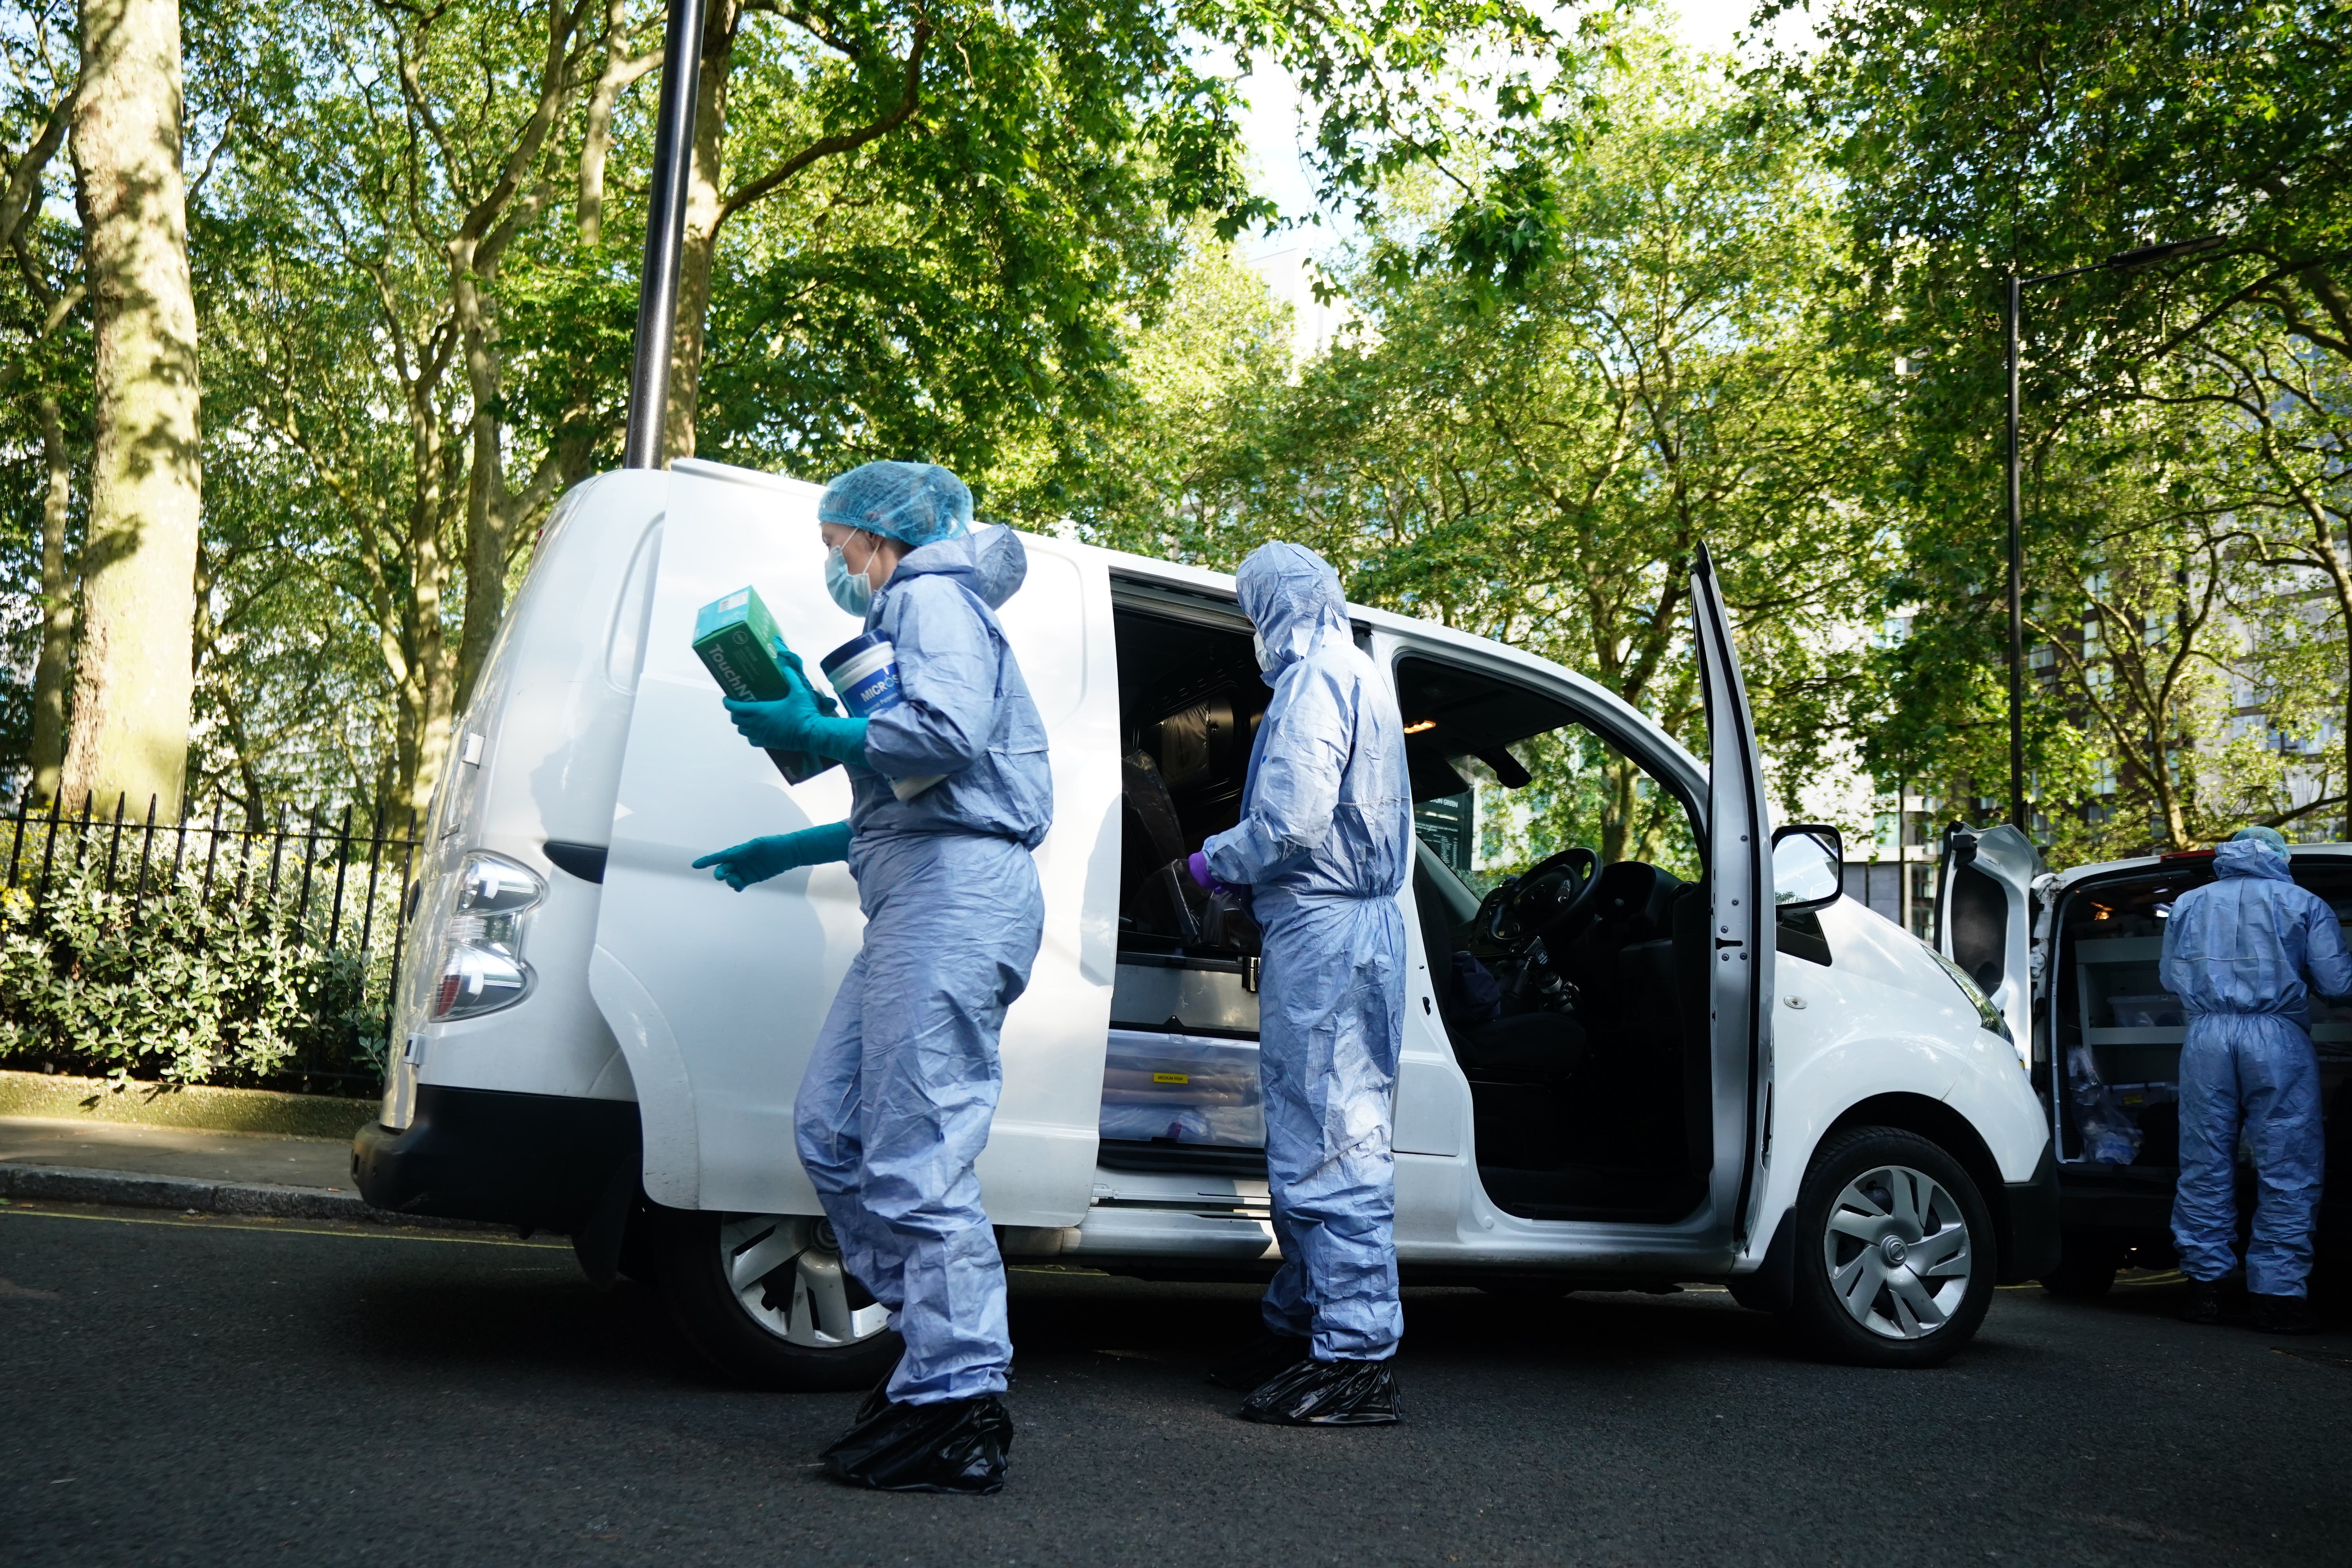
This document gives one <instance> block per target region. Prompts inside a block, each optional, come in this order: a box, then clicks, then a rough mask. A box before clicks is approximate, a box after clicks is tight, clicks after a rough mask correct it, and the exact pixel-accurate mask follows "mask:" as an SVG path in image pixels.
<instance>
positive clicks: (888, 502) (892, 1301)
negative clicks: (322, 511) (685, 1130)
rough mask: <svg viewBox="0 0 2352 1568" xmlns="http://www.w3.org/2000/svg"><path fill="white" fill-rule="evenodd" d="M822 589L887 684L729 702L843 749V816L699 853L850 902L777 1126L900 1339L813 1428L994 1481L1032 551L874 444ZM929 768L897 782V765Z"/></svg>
mask: <svg viewBox="0 0 2352 1568" xmlns="http://www.w3.org/2000/svg"><path fill="white" fill-rule="evenodd" d="M817 516H818V519H819V521H820V522H821V523H822V524H823V526H824V535H825V543H826V544H827V545H828V546H829V547H830V554H829V556H828V559H827V562H826V582H827V586H828V588H829V589H830V590H831V592H832V595H833V597H834V600H835V603H837V604H839V605H841V607H842V608H844V609H845V610H848V611H849V612H850V613H852V614H853V615H863V616H865V617H866V628H867V630H869V631H875V632H879V633H880V634H881V635H882V636H883V637H886V638H887V639H888V640H889V642H890V643H891V645H892V647H893V648H894V650H895V657H896V660H897V664H898V683H899V689H900V692H901V695H902V697H903V699H904V700H903V701H902V702H900V703H899V704H898V706H895V707H891V708H888V709H886V710H882V711H879V712H876V713H875V714H873V715H872V717H870V718H866V719H855V718H845V717H840V716H836V715H835V714H833V713H831V712H829V711H828V710H827V707H826V705H821V704H820V702H819V700H818V699H817V697H816V695H815V693H814V690H813V689H810V688H809V687H808V686H807V684H806V683H805V681H804V680H803V682H801V683H800V684H799V685H798V686H797V687H796V688H795V689H794V690H793V694H792V695H791V696H790V697H788V698H786V699H785V700H782V701H777V702H736V701H730V702H729V703H728V704H727V706H728V708H729V710H730V711H731V712H732V713H733V714H734V716H735V726H736V728H737V729H739V730H740V731H742V732H743V734H744V736H745V737H746V738H747V739H748V740H749V741H750V742H751V744H753V745H755V746H764V747H773V748H776V749H779V750H784V751H798V752H815V753H817V754H818V755H821V756H827V757H834V758H837V759H838V760H840V761H841V762H842V763H845V764H846V765H847V767H848V770H849V776H850V779H851V784H852V805H851V808H850V816H849V820H848V821H847V822H845V823H835V824H833V825H832V826H826V827H813V828H807V829H804V830H803V831H801V832H799V833H790V834H779V835H775V836H773V837H767V838H757V839H753V840H751V842H750V843H748V844H739V845H736V846H734V847H731V848H728V849H722V850H720V851H719V852H718V853H716V854H714V855H707V856H705V857H703V858H701V859H700V860H698V861H696V862H695V864H696V865H697V866H699V867H708V868H710V869H711V872H712V875H714V876H716V877H718V878H719V879H721V880H723V881H726V882H727V883H728V884H729V885H730V886H732V887H735V888H738V889H740V888H742V887H745V886H747V885H749V884H750V883H751V882H755V881H759V880H761V879H765V878H768V877H772V876H775V875H776V874H778V873H779V872H781V871H784V870H789V869H791V868H793V867H796V866H808V865H818V864H823V863H824V862H827V861H833V860H842V859H846V860H847V861H848V862H849V868H850V871H851V874H852V875H854V876H855V877H856V879H857V897H858V903H859V906H860V908H861V909H863V910H864V911H865V915H866V935H865V942H864V946H863V947H862V949H861V950H860V952H859V953H858V955H857V957H856V959H855V960H854V961H853V962H852V963H851V964H850V966H849V973H848V974H847V975H846V976H845V978H844V979H843V981H842V984H841V990H840V992H839V993H838V994H836V995H835V998H834V1003H833V1009H832V1011H831V1012H830V1013H829V1014H828V1015H827V1016H826V1018H825V1022H824V1029H823V1031H822V1032H821V1033H820V1034H819V1036H818V1037H817V1043H816V1049H815V1053H814V1056H813V1057H812V1058H811V1059H810V1062H809V1067H808V1072H807V1074H806V1076H805V1077H804V1078H803V1079H802V1083H801V1090H800V1097H799V1100H797V1102H796V1103H795V1105H794V1108H793V1130H794V1137H795V1141H796V1142H797V1143H798V1144H799V1150H800V1157H801V1163H802V1164H803V1166H804V1167H805V1168H806V1169H807V1171H808V1173H809V1178H810V1180H811V1181H812V1182H813V1183H814V1184H815V1186H816V1190H817V1195H818V1197H819V1198H820V1199H821V1200H822V1201H823V1203H824V1212H825V1216H826V1218H828V1219H829V1220H830V1221H831V1222H832V1224H833V1228H834V1231H835V1234H836V1235H837V1236H839V1237H840V1238H841V1243H842V1256H843V1261H844V1262H845V1264H846V1266H847V1267H848V1269H849V1272H850V1273H851V1275H852V1276H854V1277H855V1278H856V1279H857V1280H858V1281H859V1282H860V1283H861V1284H863V1285H864V1286H865V1287H866V1289H869V1290H871V1291H872V1292H873V1293H874V1295H875V1297H876V1298H877V1300H880V1301H881V1302H882V1304H883V1305H885V1306H886V1307H887V1308H888V1309H889V1310H890V1314H891V1324H892V1326H893V1327H895V1328H896V1329H897V1330H898V1332H899V1334H900V1335H901V1336H902V1337H903V1338H904V1340H905V1342H906V1353H905V1355H904V1357H903V1358H902V1359H901V1360H900V1361H899V1363H898V1366H897V1367H896V1368H895V1369H894V1370H893V1371H892V1373H891V1374H890V1376H889V1377H888V1378H887V1380H886V1382H885V1384H883V1386H881V1387H879V1388H877V1389H876V1390H875V1391H874V1394H872V1395H871V1396H869V1397H868V1399H867V1400H866V1405H865V1406H864V1407H863V1408H861V1409H860V1410H859V1412H858V1415H857V1420H856V1425H855V1426H853V1427H852V1428H851V1430H850V1431H849V1433H848V1434H847V1435H846V1436H844V1437H843V1438H842V1439H841V1440H840V1441H839V1442H837V1443H835V1445H834V1446H833V1447H831V1448H829V1449H827V1450H826V1453H825V1466H826V1468H827V1469H828V1470H829V1471H830V1472H831V1473H832V1474H833V1475H835V1477H836V1478H838V1479H842V1480H845V1481H849V1482H852V1483H854V1484H857V1485H862V1486H871V1487H880V1488H884V1489H891V1490H923V1491H971V1492H990V1491H994V1490H996V1489H998V1488H1000V1487H1001V1486H1002V1485H1003V1477H1004V1466H1005V1455H1006V1451H1007V1450H1008V1449H1009V1448H1010V1447H1011V1445H1012V1440H1013V1426H1012V1421H1011V1418H1010V1417H1009V1416H1008V1415H1006V1414H1005V1411H1004V1406H1003V1402H1002V1401H1001V1399H1000V1398H999V1395H1001V1394H1003V1392H1004V1387H1005V1372H1006V1369H1007V1368H1008V1367H1009V1366H1010V1365H1011V1364H1012V1359H1013V1346H1012V1342H1011V1340H1010V1339H1009V1338H1008V1337H1007V1334H1006V1329H1005V1310H1004V1265H1003V1260H1002V1259H1001V1258H999V1256H998V1254H997V1249H996V1240H995V1236H994V1233H993V1232H992V1230H991V1229H990V1227H989V1223H988V1215H987V1214H986V1212H985V1211H984V1210H983V1209H982V1206H981V1196H980V1182H979V1179H978V1178H977V1177H976V1176H975V1175H974V1174H973V1171H972V1163H973V1162H974V1161H975V1160H976V1159H977V1158H978V1157H979V1155H980V1152H981V1150H982V1148H983V1147H984V1146H985V1145H986V1144H987V1142H988V1131H989V1122H990V1120H991V1118H992V1116H993V1115H994V1114H995V1110H996V1101H997V1095H998V1091H999V1090H1000V1089H1001V1088H1002V1085H1003V1076H1002V1072H1001V1069H1000V1068H999V1065H998V1059H997V1043H998V1038H999V1036H1000V1034H1001V1033H1002V1031H1003V1024H1004V1013H1005V1009H1006V1008H1007V1007H1009V1006H1010V1005H1012V1004H1013V1000H1014V999H1015V998H1016V997H1018V996H1019V995H1020V994H1021V993H1022V991H1023V990H1024V988H1025V987H1026V986H1027V985H1028V983H1029V972H1030V966H1031V965H1032V964H1033V963H1034V962H1035V960H1036V957H1037V946H1038V942H1039V939H1040V937H1041V936H1042V934H1043V931H1044V926H1045V903H1044V900H1043V898H1042V896H1041V894H1040V892H1039V889H1038V885H1037V869H1036V867H1035V865H1034V862H1033V861H1032V860H1031V858H1030V851H1031V850H1032V849H1034V848H1035V847H1036V846H1037V845H1038V844H1039V842H1041V841H1042V840H1043V839H1044V838H1045V830H1046V828H1047V827H1048V826H1050V825H1051V824H1052V821H1053V815H1054V803H1053V784H1052V779H1051V777H1050V775H1049V773H1048V772H1047V768H1046V754H1045V725H1044V723H1043V722H1042V721H1040V719H1039V718H1038V715H1037V710H1036V706H1035V704H1034V703H1033V702H1032V701H1031V700H1030V698H1029V689H1028V686H1027V685H1026V683H1024V680H1023V679H1022V676H1021V667H1020V665H1019V663H1018V662H1017V661H1016V660H1015V659H1014V658H1013V649H1012V648H1011V647H1009V646H1008V645H1007V643H1006V641H1005V637H1004V631H1003V627H1002V626H1000V625H999V624H998V623H997V619H996V616H995V607H996V606H997V605H1002V604H1003V602H1004V601H1005V599H1006V598H1008V597H1009V596H1010V595H1012V594H1013V591H1014V590H1015V589H1016V588H1018V587H1019V586H1020V584H1021V580H1022V578H1023V576H1024V574H1025V571H1026V562H1025V558H1024V555H1023V553H1022V549H1021V543H1020V541H1019V540H1018V539H1017V538H1016V537H1015V536H1014V535H1013V533H1012V531H1010V530H1007V529H992V530H990V531H988V532H987V533H986V534H985V535H984V536H982V537H979V538H977V539H976V538H975V537H974V535H973V534H972V531H971V491H970V490H969V489H966V488H965V487H964V485H963V482H962V481H961V480H960V479H957V478H956V477H955V476H954V475H953V474H951V473H950V472H949V471H948V470H947V469H945V468H940V467H937V466H936V465H933V464H929V463H888V462H883V463H867V464H866V465H865V466H863V467H861V468H854V469H852V470H851V471H850V472H848V473H846V474H844V475H842V476H841V477H840V478H839V479H835V480H834V482H833V484H832V485H831V486H830V487H829V488H828V489H826V490H825V493H824V500H822V501H821V502H820V503H819V505H818V510H817ZM932 777H936V778H937V779H938V781H939V782H937V783H935V784H929V785H927V786H925V787H923V788H921V789H920V790H919V791H917V792H912V793H909V794H908V798H905V799H901V798H899V792H898V790H894V789H893V788H892V784H893V782H894V781H898V782H899V783H900V784H902V785H903V784H910V782H911V781H915V780H919V779H926V778H932Z"/></svg>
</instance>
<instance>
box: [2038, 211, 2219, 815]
mask: <svg viewBox="0 0 2352 1568" xmlns="http://www.w3.org/2000/svg"><path fill="white" fill-rule="evenodd" d="M2229 240H2230V237H2229V236H2228V235H2225V234H2208V235H2203V236H2200V237H2198V238H2196V239H2176V240H2169V241H2168V242H2166V243H2165V244H2162V245H2144V246H2141V247H2139V248H2138V249H2137V250H2119V251H2117V252H2116V254H2115V255H2113V256H2110V257H2107V258H2105V259H2104V260H2100V261H2094V262H2091V263H2089V264H2088V265H2087V266H2083V267H2070V268H2066V270H2064V271H2063V272H2044V273H2042V274H2041V275H2040V276H2038V277H2033V278H2021V277H2019V276H2018V275H2017V274H2016V273H2014V272H2012V273H2011V274H2010V275H2009V297H2008V300H2007V306H2008V309H2007V310H2006V311H2005V312H2004V314H2005V316H2006V321H2005V325H2006V328H2007V331H2006V335H2005V338H2004V349H2005V356H2006V358H2007V360H2008V365H2009V820H2010V825H2011V826H2013V827H2015V828H2016V829H2017V830H2018V831H2019V832H2020V833H2023V834H2026V835H2027V837H2032V831H2031V829H2030V827H2029V826H2028V825H2027V821H2026V816H2025V508H2024V501H2023V499H2022V496H2021V486H2020V483H2019V479H2020V472H2019V456H2018V439H2017V425H2018V396H2017V361H2018V318H2019V316H2020V314H2021V304H2022V300H2021V296H2022V295H2023V293H2024V291H2025V288H2026V286H2027V285H2028V284H2031V283H2055V282H2057V281H2058V280H2059V279H2062V278H2079V277H2080V276H2082V275H2083V274H2084V273H2085V272H2119V271H2125V270H2128V269H2129V268H2135V267H2146V266H2147V265H2148V264H2149V263H2150V262H2155V261H2169V260H2171V259H2172V258H2174V257H2176V256H2194V255H2197V254H2198V253H2199V252H2200V251H2207V250H2211V249H2213V248H2214V247H2216V246H2221V245H2226V244H2228V243H2229Z"/></svg>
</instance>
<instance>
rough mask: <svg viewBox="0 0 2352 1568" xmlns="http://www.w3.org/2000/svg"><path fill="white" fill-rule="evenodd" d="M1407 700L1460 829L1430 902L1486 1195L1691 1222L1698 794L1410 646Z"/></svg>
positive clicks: (1447, 812) (1705, 1063)
mask: <svg viewBox="0 0 2352 1568" xmlns="http://www.w3.org/2000/svg"><path fill="white" fill-rule="evenodd" d="M1397 693H1398V700H1399V704H1400V706H1401V709H1402V713H1403V717H1404V721H1405V756H1406V760H1407V763H1408V765H1409V767H1410V770H1411V777H1412V795H1413V802H1414V809H1415V815H1416V817H1417V818H1419V819H1421V820H1423V821H1424V822H1428V821H1433V820H1434V821H1437V822H1445V821H1448V820H1450V819H1459V820H1461V821H1462V823H1463V832H1462V833H1461V834H1460V835H1459V837H1450V836H1448V835H1446V834H1444V833H1433V832H1430V831H1428V830H1427V829H1424V831H1423V833H1422V835H1421V842H1420V845H1419V854H1418V858H1417V862H1416V865H1415V869H1414V875H1413V903H1414V907H1415V910H1416V912H1417V914H1418V916H1419V919H1420V921H1421V934H1422V944H1423V949H1424V951H1426V952H1428V953H1429V955H1430V970H1431V982H1432V984H1433V988H1434V990H1435V991H1436V993H1437V1002H1438V1009H1439V1012H1440V1015H1441V1016H1442V1017H1443V1018H1444V1023H1445V1030H1446V1036H1447V1037H1448V1039H1449V1040H1450V1041H1451V1043H1452V1045H1453V1047H1454V1059H1455V1060H1456V1061H1457V1062H1459V1063H1460V1064H1461V1067H1462V1070H1463V1073H1464V1075H1465V1077H1466V1078H1468V1079H1469V1080H1470V1093H1471V1100H1472V1105H1473V1108H1474V1114H1475V1127H1476V1149H1477V1162H1478V1174H1479V1177H1480V1179H1481V1181H1483V1182H1484V1184H1485V1185H1486V1195H1487V1197H1488V1198H1489V1199H1490V1200H1492V1201H1493V1202H1494V1204H1495V1205H1496V1206H1497V1207H1498V1208H1501V1209H1503V1210H1505V1211H1506V1212H1507V1213H1510V1214H1516V1215H1521V1216H1523V1217H1526V1218H1529V1219H1563V1220H1565V1219H1595V1220H1597V1219H1615V1220H1644V1221H1653V1222H1665V1221H1671V1220H1675V1219H1679V1218H1681V1217H1683V1216H1684V1215H1686V1214H1688V1213H1690V1212H1691V1210H1693V1209H1694V1208H1696V1206H1697V1205H1698V1204H1699V1202H1700V1200H1701V1199H1702V1198H1703V1197H1704V1196H1705V1194H1706V1178H1707V1173H1708V1172H1709V1171H1710V1169H1711V1168H1712V1167H1713V1164H1714V1142H1713V1131H1712V1129H1713V1101H1714V1083H1713V1073H1712V1070H1711V1059H1710V1041H1709V1029H1708V1016H1707V1015H1708V1005H1707V986H1708V984H1709V976H1708V967H1707V957H1708V952H1709V949H1708V945H1707V941H1706V897H1705V894H1704V892H1703V890H1702V889H1701V887H1700V885H1699V882H1698V880H1697V878H1698V876H1699V868H1698V864H1697V862H1698V854H1697V847H1696V845H1697V840H1696V835H1695V833H1694V832H1693V828H1692V822H1693V817H1692V815H1691V812H1690V809H1689V805H1688V803H1687V802H1685V801H1683V800H1682V799H1681V798H1680V797H1679V796H1678V795H1675V794H1674V793H1673V792H1672V791H1671V790H1670V789H1668V788H1667V786H1666V785H1665V784H1664V782H1663V781H1661V780H1659V779H1657V778H1656V777H1655V776H1654V775H1653V774H1651V773H1648V771H1647V770H1645V769H1644V768H1643V767H1642V766H1641V764H1640V762H1639V760H1638V759H1636V758H1634V757H1632V756H1630V755H1629V754H1628V753H1627V752H1624V751H1622V750H1621V749H1620V748H1619V747H1617V746H1616V745H1615V744H1613V743H1612V742H1611V741H1610V740H1609V739H1608V738H1607V737H1606V736H1604V735H1602V734H1601V732H1600V731H1597V730H1595V729H1594V728H1592V727H1591V726H1590V725H1588V724H1586V723H1584V722H1582V721H1580V719H1579V718H1578V716H1577V715H1576V713H1575V712H1574V711H1573V710H1570V708H1569V707H1567V706H1566V705H1565V704H1563V703H1561V702H1559V701H1558V700H1554V699H1552V698H1550V697H1548V696H1545V695H1543V694H1541V693H1539V692H1537V691H1534V690H1531V689H1528V688H1525V687H1521V686H1518V685H1516V684H1514V683H1512V682H1510V681H1508V680H1506V679H1499V678H1497V677H1495V676H1492V675H1488V674H1486V673H1483V672H1478V671H1473V670H1468V669H1464V668H1456V667H1454V666H1451V665H1446V664H1444V663H1440V662H1438V661H1436V660H1433V659H1425V658H1406V659H1403V660H1402V661H1400V663H1399V665H1398V667H1397ZM1474 836H1475V839H1474ZM1465 840H1471V841H1469V842H1465ZM1670 865H1671V866H1673V867H1675V868H1679V873H1680V874H1678V871H1677V869H1670V868H1669V866H1670ZM1514 873H1516V874H1514Z"/></svg>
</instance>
